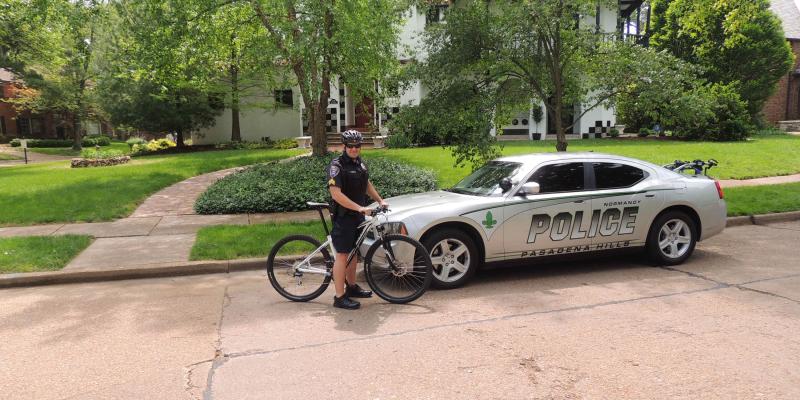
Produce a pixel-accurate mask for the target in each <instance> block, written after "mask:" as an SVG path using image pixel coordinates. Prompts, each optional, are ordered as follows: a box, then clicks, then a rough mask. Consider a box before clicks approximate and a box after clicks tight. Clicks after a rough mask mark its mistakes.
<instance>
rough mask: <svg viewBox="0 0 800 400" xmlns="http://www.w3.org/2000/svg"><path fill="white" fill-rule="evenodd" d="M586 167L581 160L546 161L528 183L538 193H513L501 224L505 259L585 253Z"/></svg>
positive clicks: (586, 249)
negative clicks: (534, 183) (537, 187)
mask: <svg viewBox="0 0 800 400" xmlns="http://www.w3.org/2000/svg"><path fill="white" fill-rule="evenodd" d="M587 170H588V165H587V164H586V163H584V162H582V161H577V160H575V161H573V160H570V161H561V162H548V163H544V164H542V165H540V166H539V167H538V168H536V169H535V170H534V171H533V172H532V173H531V174H530V177H529V178H528V179H527V182H536V183H538V184H539V186H540V192H539V193H538V194H532V195H527V196H526V195H521V194H519V193H516V194H513V195H512V196H511V197H509V198H508V199H507V201H506V205H505V207H504V208H505V210H504V213H503V214H504V216H505V221H506V222H505V223H504V224H503V239H504V243H505V257H506V259H507V260H513V259H526V258H530V257H541V256H551V255H559V254H568V253H575V252H581V251H588V250H589V246H590V244H591V239H590V238H588V237H587V234H588V231H587V230H586V229H585V228H584V225H587V222H586V219H587V215H588V214H589V213H590V211H591V204H592V203H591V198H590V197H588V196H587V193H586V192H585V188H586V183H587V180H588V175H587Z"/></svg>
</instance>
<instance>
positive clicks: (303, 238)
mask: <svg viewBox="0 0 800 400" xmlns="http://www.w3.org/2000/svg"><path fill="white" fill-rule="evenodd" d="M321 245H322V244H321V243H320V242H319V240H317V239H314V238H313V237H311V236H307V235H290V236H286V237H285V238H283V239H281V240H279V241H278V242H277V243H275V245H274V246H272V249H271V250H270V252H269V257H268V258H267V278H268V279H269V283H270V284H272V287H273V288H275V290H276V291H277V292H278V293H279V294H280V295H281V296H283V297H285V298H287V299H289V300H292V301H309V300H313V299H315V298H317V297H319V296H320V295H321V294H322V293H323V292H324V291H325V289H327V288H328V284H330V282H331V274H330V272H331V268H332V267H333V259H332V258H331V255H330V254H329V253H328V249H326V248H322V251H321V252H320V256H321V259H320V260H315V261H316V263H317V265H316V266H317V267H319V268H325V270H326V271H327V272H328V273H327V274H324V275H323V274H313V273H302V272H300V273H299V275H297V274H296V273H295V271H294V268H293V267H294V263H295V262H296V261H298V260H302V259H304V258H305V257H307V256H308V255H310V254H311V252H313V251H314V250H316V249H317V248H319V247H320V246H321ZM295 248H300V249H299V250H295ZM282 251H283V253H281V252H282ZM304 277H305V278H307V279H305V281H307V282H309V283H310V284H308V285H306V286H308V287H309V290H310V292H303V289H305V287H304V286H303V283H304V279H303V278H304ZM317 285H319V286H318V287H317Z"/></svg>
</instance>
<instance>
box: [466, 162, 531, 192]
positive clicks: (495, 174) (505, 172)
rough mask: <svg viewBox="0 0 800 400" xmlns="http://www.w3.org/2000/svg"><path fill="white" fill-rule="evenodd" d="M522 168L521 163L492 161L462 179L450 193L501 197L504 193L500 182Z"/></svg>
mask: <svg viewBox="0 0 800 400" xmlns="http://www.w3.org/2000/svg"><path fill="white" fill-rule="evenodd" d="M521 166H522V164H520V163H514V162H507V161H492V162H490V163H488V164H486V165H484V166H482V167H480V168H478V169H477V170H476V171H475V172H473V173H472V174H470V175H469V176H467V177H466V178H464V179H462V180H461V182H458V183H457V184H456V185H455V186H453V188H452V189H450V191H451V192H455V193H463V194H472V195H476V196H499V195H501V194H502V193H503V190H502V189H501V188H500V180H501V179H503V178H511V177H512V176H514V175H515V174H516V173H517V171H518V170H519V168H520V167H521Z"/></svg>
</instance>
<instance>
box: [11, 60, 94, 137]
mask: <svg viewBox="0 0 800 400" xmlns="http://www.w3.org/2000/svg"><path fill="white" fill-rule="evenodd" d="M23 87H24V82H22V81H21V80H20V79H18V78H17V77H15V76H14V74H12V73H11V72H10V71H8V70H6V69H3V68H0V135H2V136H5V137H7V138H15V137H20V138H30V139H69V138H72V127H71V125H70V124H69V123H68V122H67V121H64V120H63V119H62V118H60V117H59V116H58V115H57V114H55V113H49V112H46V113H34V112H32V111H30V110H17V109H16V108H14V106H13V105H12V104H11V103H9V102H8V101H7V100H8V99H11V98H13V97H15V96H16V95H17V92H18V91H19V90H21V89H22V88H23ZM85 129H86V132H85V134H89V135H91V134H99V133H101V132H103V133H106V132H108V131H109V128H108V126H107V125H106V124H101V123H99V122H96V121H88V122H87V123H86V124H85Z"/></svg>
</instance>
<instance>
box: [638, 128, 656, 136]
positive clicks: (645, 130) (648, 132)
mask: <svg viewBox="0 0 800 400" xmlns="http://www.w3.org/2000/svg"><path fill="white" fill-rule="evenodd" d="M652 134H653V130H652V129H648V128H642V129H639V133H638V134H637V136H639V137H647V136H650V135H652Z"/></svg>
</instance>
